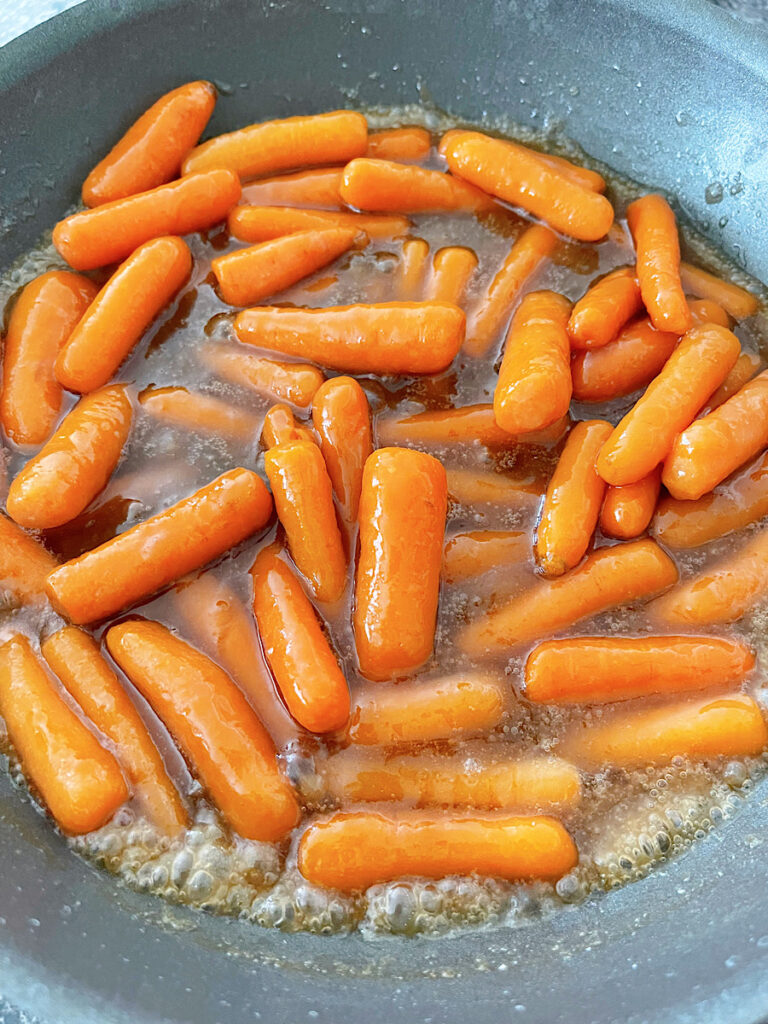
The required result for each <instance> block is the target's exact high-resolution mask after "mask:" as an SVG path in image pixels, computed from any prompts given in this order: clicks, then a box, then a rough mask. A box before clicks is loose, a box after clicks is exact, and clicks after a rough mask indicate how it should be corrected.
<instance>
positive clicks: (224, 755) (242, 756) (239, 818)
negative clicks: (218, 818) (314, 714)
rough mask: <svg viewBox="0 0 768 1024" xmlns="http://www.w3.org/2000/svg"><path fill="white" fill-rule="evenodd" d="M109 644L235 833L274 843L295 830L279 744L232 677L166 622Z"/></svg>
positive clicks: (110, 638)
mask: <svg viewBox="0 0 768 1024" xmlns="http://www.w3.org/2000/svg"><path fill="white" fill-rule="evenodd" d="M107 647H108V648H109V653H110V654H111V655H112V657H113V658H114V659H115V661H116V662H117V663H118V665H119V666H120V668H121V669H122V670H123V671H124V672H125V674H126V675H127V676H128V678H129V679H130V680H131V682H132V683H133V685H134V686H135V687H136V688H137V689H138V691H139V692H140V693H141V695H142V696H143V697H144V698H145V699H146V700H147V701H148V702H149V704H150V705H151V706H152V708H153V710H154V711H155V713H156V714H157V715H158V717H159V718H160V719H162V721H163V722H164V723H165V725H166V726H167V727H168V730H169V732H170V733H171V735H172V736H173V738H174V739H175V740H176V742H177V743H178V745H179V747H180V748H181V751H182V753H183V754H184V756H185V757H186V758H187V760H188V761H189V762H190V764H191V765H192V767H193V769H194V770H195V772H196V773H197V775H198V776H199V778H200V781H201V782H202V784H203V786H204V787H205V788H206V789H207V791H208V792H209V793H210V795H211V799H212V800H213V802H214V803H215V804H216V806H217V807H218V808H219V810H220V811H221V813H222V815H223V816H224V817H225V818H226V820H227V821H228V822H229V823H230V825H232V827H233V828H234V829H235V831H236V832H239V833H240V835H241V836H244V837H245V838H246V839H258V840H261V841H263V842H274V841H275V840H278V839H281V838H282V837H283V836H284V835H285V834H286V833H287V832H289V831H290V830H291V829H292V828H293V826H294V825H295V824H296V822H297V821H298V819H299V808H298V804H297V803H296V798H295V797H294V795H293V791H292V789H291V787H290V786H289V784H288V782H287V781H286V780H285V779H284V778H283V777H282V775H281V774H280V771H279V769H278V766H277V760H276V758H275V748H274V746H273V745H272V741H271V740H270V738H269V736H268V734H267V732H266V730H265V729H264V726H263V725H262V724H261V722H260V721H259V720H258V718H257V717H256V714H255V713H254V711H253V708H252V707H251V706H250V704H249V703H248V701H247V700H246V699H245V697H244V696H243V694H242V693H241V692H240V690H238V688H237V687H236V686H235V684H234V683H233V682H232V680H231V679H230V678H229V676H228V675H227V674H226V672H224V671H223V670H222V669H220V668H219V666H218V665H216V664H214V663H213V662H212V661H211V660H210V658H207V657H206V656H205V655H204V654H201V653H200V651H197V650H195V648H194V647H191V646H190V645H189V644H187V643H185V642H184V641H183V640H180V639H179V637H177V636H174V634H173V633H171V631H170V630H169V629H166V627H165V626H161V625H160V623H159V622H149V621H141V620H129V621H127V622H122V623H120V624H119V625H117V626H112V628H111V629H109V630H108V632H107Z"/></svg>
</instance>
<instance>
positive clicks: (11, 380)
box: [0, 270, 98, 445]
mask: <svg viewBox="0 0 768 1024" xmlns="http://www.w3.org/2000/svg"><path fill="white" fill-rule="evenodd" d="M97 291H98V289H97V287H96V285H95V284H93V282H92V281H89V280H88V278H87V277H81V276H80V275H79V274H70V273H69V272H68V271H66V270H52V271H50V273H48V274H42V275H41V276H40V277H36V278H35V279H34V281H30V283H29V284H28V285H26V287H25V288H24V289H23V291H22V293H21V295H20V296H19V298H18V301H17V302H16V305H15V306H14V307H13V312H12V313H11V318H10V321H9V323H8V332H7V334H6V336H5V350H4V354H3V382H2V391H0V423H2V425H3V429H4V430H5V432H6V434H7V435H8V437H9V438H10V439H11V441H13V442H15V443H16V444H20V445H21V444H42V443H43V442H44V441H46V440H47V439H48V437H50V434H51V431H52V430H53V428H54V426H55V424H56V420H57V418H58V415H59V411H60V410H61V399H62V387H61V384H59V382H58V381H57V380H56V376H55V374H54V369H53V368H54V364H55V362H56V357H57V356H58V354H59V352H60V350H61V347H62V345H64V344H65V342H66V341H67V338H69V336H70V334H71V333H72V331H73V330H74V329H75V327H76V326H77V324H78V321H79V320H80V318H81V317H82V315H83V314H84V313H85V311H86V309H87V308H88V306H89V305H90V303H91V302H92V301H93V300H94V298H95V297H96V293H97Z"/></svg>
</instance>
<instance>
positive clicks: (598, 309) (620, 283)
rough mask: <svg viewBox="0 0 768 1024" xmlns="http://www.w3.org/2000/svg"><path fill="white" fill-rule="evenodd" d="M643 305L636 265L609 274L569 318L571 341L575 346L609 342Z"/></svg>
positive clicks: (585, 296)
mask: <svg viewBox="0 0 768 1024" xmlns="http://www.w3.org/2000/svg"><path fill="white" fill-rule="evenodd" d="M642 307H643V300H642V299H641V298H640V286H639V285H638V283H637V278H636V277H635V269H634V267H620V268H619V269H618V270H614V271H612V272H611V273H610V274H606V275H605V277H602V278H601V279H600V280H599V281H598V282H597V284H595V285H593V286H592V287H591V288H590V289H589V291H587V293H586V294H585V295H583V296H582V297H581V298H580V299H579V300H578V302H577V303H576V304H575V305H574V307H573V311H572V312H571V317H570V319H569V321H568V334H569V336H570V339H571V345H572V346H573V348H575V349H582V348H587V349H589V348H600V347H601V346H602V345H607V344H608V342H609V341H613V339H614V338H615V337H616V335H617V334H618V333H619V331H620V330H621V328H622V327H623V326H624V324H625V323H626V322H627V320H629V319H630V318H631V317H633V316H634V315H635V314H636V313H639V312H640V310H641V309H642Z"/></svg>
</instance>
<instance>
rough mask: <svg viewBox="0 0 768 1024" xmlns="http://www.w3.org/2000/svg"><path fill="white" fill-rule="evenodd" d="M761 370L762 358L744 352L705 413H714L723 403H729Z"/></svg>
mask: <svg viewBox="0 0 768 1024" xmlns="http://www.w3.org/2000/svg"><path fill="white" fill-rule="evenodd" d="M759 369H760V357H759V356H756V355H753V354H752V353H751V352H742V353H741V355H740V356H739V358H738V359H737V360H736V362H735V363H734V364H733V369H732V370H731V372H730V373H729V374H728V376H727V377H726V378H725V380H724V381H723V383H722V384H721V385H720V387H719V388H718V389H717V391H716V392H715V393H714V395H712V397H711V398H710V400H709V401H708V402H707V406H706V409H705V412H712V410H713V409H717V408H718V406H721V405H722V404H723V402H727V401H728V399H729V398H730V397H731V396H732V395H735V394H736V392H737V391H739V390H740V389H741V388H743V387H744V385H745V384H746V383H747V381H750V380H752V378H753V377H754V376H755V374H756V373H757V371H758V370H759Z"/></svg>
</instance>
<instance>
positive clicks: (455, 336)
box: [235, 302, 465, 375]
mask: <svg viewBox="0 0 768 1024" xmlns="http://www.w3.org/2000/svg"><path fill="white" fill-rule="evenodd" d="M464 322H465V321H464V313H463V312H462V311H461V310H460V309H459V308H458V306H451V305H449V304H448V303H444V302H443V303H440V302H389V303H386V302H385V303H380V304H378V305H369V306H366V305H356V306H331V307H328V308H326V309H288V308H281V307H279V306H262V307H260V308H258V309H246V310H244V311H243V312H242V313H239V314H238V315H237V317H236V319H235V334H236V335H237V337H238V338H239V340H240V341H242V342H244V343H246V344H249V345H259V346H260V347H262V348H267V349H275V350H277V351H278V352H284V353H285V354H286V355H293V356H300V357H303V358H304V359H309V360H311V361H312V362H314V363H320V364H321V365H323V366H329V367H332V368H333V369H336V370H342V371H347V372H349V373H380V374H387V375H389V374H408V375H410V374H424V373H439V372H440V371H441V370H444V369H446V367H447V366H449V365H450V363H451V362H452V361H453V359H454V357H455V356H456V353H457V352H458V351H459V348H460V347H461V343H462V341H463V340H464Z"/></svg>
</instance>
